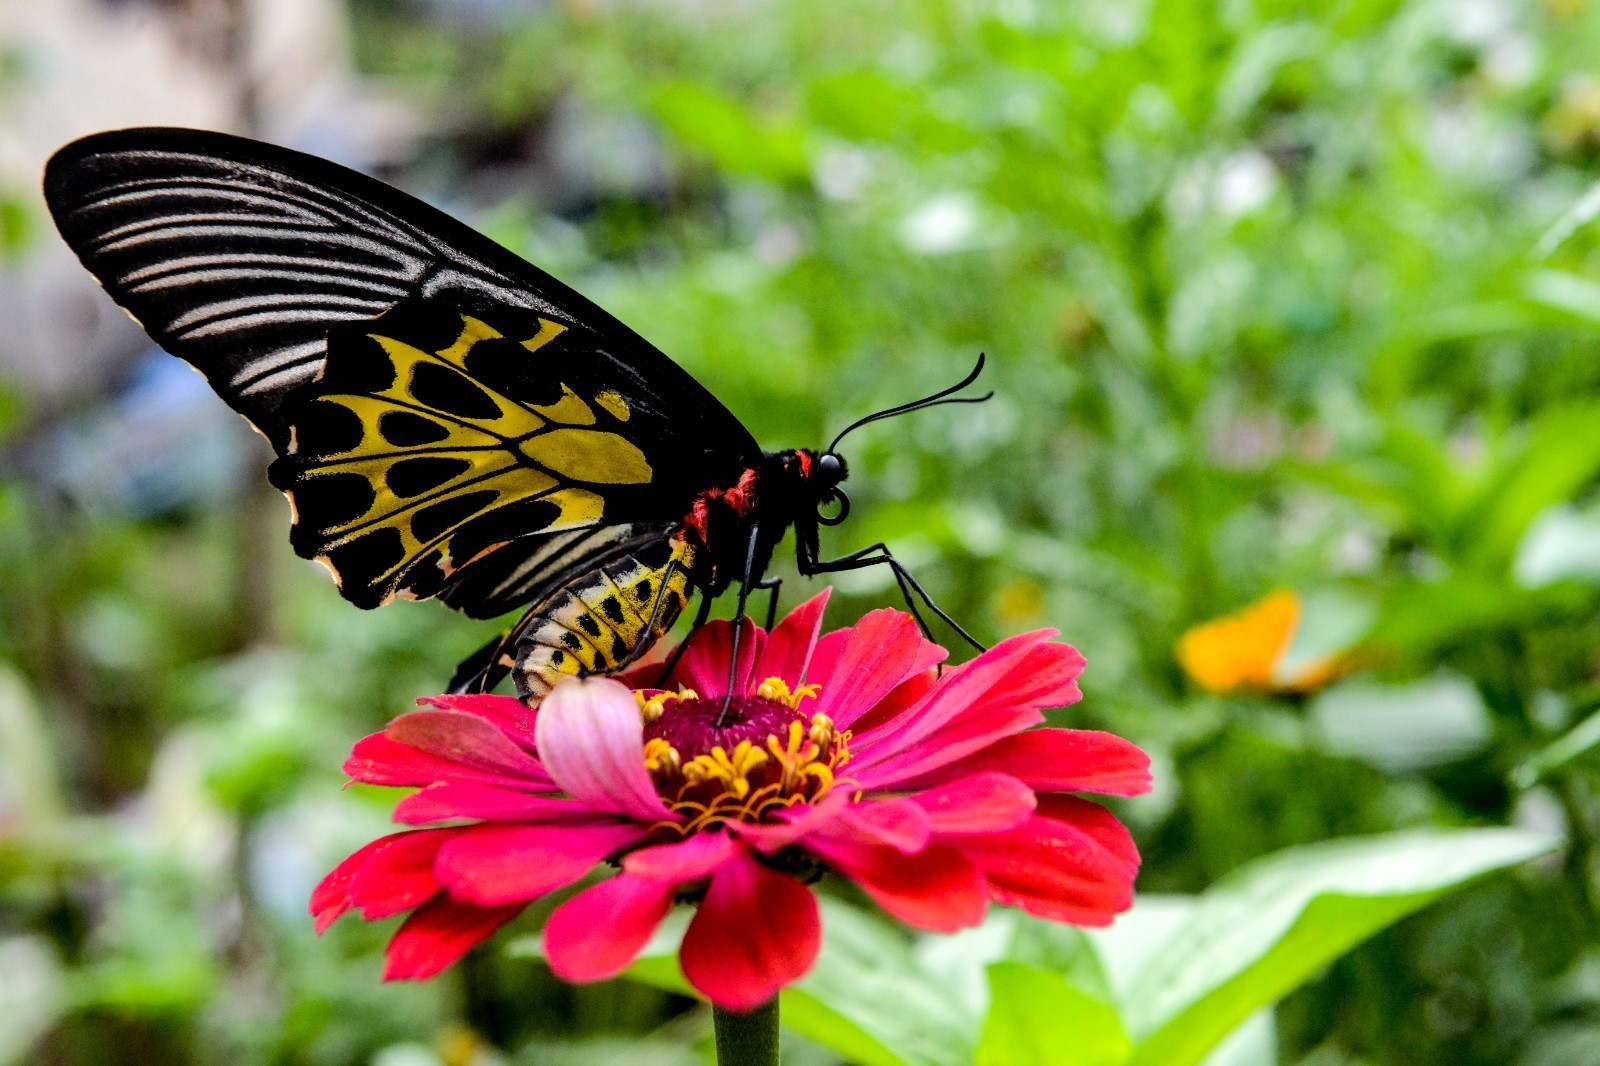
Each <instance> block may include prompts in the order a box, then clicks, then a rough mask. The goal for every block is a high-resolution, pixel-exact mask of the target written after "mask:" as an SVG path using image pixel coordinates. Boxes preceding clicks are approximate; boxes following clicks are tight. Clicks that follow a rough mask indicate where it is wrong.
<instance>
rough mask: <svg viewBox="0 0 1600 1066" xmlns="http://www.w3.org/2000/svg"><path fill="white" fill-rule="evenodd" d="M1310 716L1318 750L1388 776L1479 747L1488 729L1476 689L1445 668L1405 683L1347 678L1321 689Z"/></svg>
mask: <svg viewBox="0 0 1600 1066" xmlns="http://www.w3.org/2000/svg"><path fill="white" fill-rule="evenodd" d="M1310 715H1311V719H1312V721H1313V723H1314V724H1315V726H1316V730H1317V733H1318V735H1319V737H1320V740H1321V747H1322V750H1324V751H1326V752H1328V753H1329V754H1331V755H1344V756H1348V757H1350V758H1353V759H1360V760H1361V761H1363V762H1366V763H1370V764H1371V765H1373V766H1376V767H1378V768H1379V769H1381V770H1388V771H1390V772H1392V773H1403V772H1407V771H1411V770H1420V769H1425V768H1427V767H1430V766H1443V765H1445V764H1446V763H1451V762H1454V761H1456V760H1457V759H1460V758H1463V757H1465V756H1467V755H1471V754H1473V753H1474V752H1477V751H1481V750H1482V749H1483V748H1484V746H1485V745H1486V744H1488V743H1489V740H1490V737H1491V735H1492V733H1493V728H1494V726H1493V722H1492V721H1491V720H1490V717H1489V710H1488V708H1486V707H1485V706H1484V705H1483V697H1482V696H1480V695H1479V693H1478V690H1477V688H1476V686H1474V685H1473V684H1472V682H1471V681H1469V680H1468V679H1467V678H1465V677H1461V676H1460V675H1457V674H1449V673H1439V674H1435V675H1434V676H1432V677H1428V678H1424V679H1422V680H1420V681H1414V682H1411V683H1410V684H1405V685H1385V684H1380V683H1378V682H1375V681H1369V680H1364V679H1358V680H1354V681H1347V682H1345V683H1344V684H1341V685H1336V686H1334V687H1333V688H1330V689H1328V690H1327V691H1325V692H1323V693H1321V694H1319V695H1318V696H1317V697H1316V699H1315V700H1313V701H1312V704H1311V708H1310Z"/></svg>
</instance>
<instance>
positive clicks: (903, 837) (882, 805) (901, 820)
mask: <svg viewBox="0 0 1600 1066" xmlns="http://www.w3.org/2000/svg"><path fill="white" fill-rule="evenodd" d="M834 826H835V827H837V830H838V831H839V832H841V833H843V832H848V833H850V834H853V835H854V836H855V837H857V838H858V839H860V840H861V841H862V842H863V843H871V844H881V845H883V846H885V847H890V848H893V849H894V850H896V851H899V852H903V853H905V854H907V855H910V854H913V853H915V852H918V851H921V850H922V849H923V848H925V847H927V846H928V836H929V833H930V832H931V829H932V825H931V821H930V819H929V818H928V812H927V811H925V810H923V809H922V807H920V806H918V805H917V804H915V803H913V802H912V801H911V800H909V799H905V798H900V799H883V800H866V801H865V802H862V803H854V804H851V805H850V806H848V807H846V808H844V809H843V810H841V811H840V812H839V814H838V816H837V819H836V820H835V822H834ZM830 831H833V829H831V828H830Z"/></svg>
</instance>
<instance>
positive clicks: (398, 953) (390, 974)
mask: <svg viewBox="0 0 1600 1066" xmlns="http://www.w3.org/2000/svg"><path fill="white" fill-rule="evenodd" d="M522 908H523V904H521V903H517V904H513V905H511V906H508V907H474V906H472V905H471V904H468V903H457V902H456V901H455V900H452V899H446V898H445V897H443V896H439V897H437V898H435V899H432V900H429V901H428V902H427V903H424V904H423V905H422V906H421V907H418V908H417V910H416V912H415V913H413V914H412V915H411V917H409V918H407V919H406V921H405V924H404V925H402V926H401V927H400V931H399V932H397V933H395V935H394V939H393V940H391V941H389V947H388V950H387V951H385V952H384V955H385V957H386V961H385V963H384V967H383V979H384V980H385V981H421V980H424V979H425V978H429V977H432V976H434V975H435V974H437V973H438V972H439V971H440V970H442V969H444V968H445V967H446V966H449V965H450V964H451V963H452V962H455V961H456V960H457V959H459V958H460V957H461V956H463V955H465V954H466V953H467V951H468V950H469V949H470V948H472V947H473V945H475V944H477V943H479V942H480V941H482V940H483V939H484V938H485V937H487V936H488V935H489V934H490V933H492V932H494V931H495V930H496V929H498V928H500V927H501V926H502V925H504V924H506V923H507V922H509V921H510V920H511V919H513V918H515V917H516V916H517V914H518V912H520V911H521V910H522Z"/></svg>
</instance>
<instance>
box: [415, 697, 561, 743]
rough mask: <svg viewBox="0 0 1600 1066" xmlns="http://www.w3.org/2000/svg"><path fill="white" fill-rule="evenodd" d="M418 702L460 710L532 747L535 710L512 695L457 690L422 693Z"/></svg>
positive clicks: (439, 707) (446, 709) (450, 709)
mask: <svg viewBox="0 0 1600 1066" xmlns="http://www.w3.org/2000/svg"><path fill="white" fill-rule="evenodd" d="M417 702H418V703H420V704H423V705H424V706H428V707H436V708H438V709H439V710H441V711H462V712H464V713H466V714H475V715H477V716H478V717H479V718H482V719H485V720H486V721H488V722H490V723H492V724H494V725H495V726H497V727H499V729H500V730H501V731H502V732H504V733H505V734H506V735H507V736H509V737H510V738H511V739H512V740H514V741H516V742H517V743H518V744H520V745H522V747H524V748H525V749H527V750H528V751H530V752H532V751H534V750H535V749H534V740H533V723H534V720H535V719H536V718H537V717H538V715H539V711H538V710H537V709H536V708H534V707H529V706H528V705H527V704H526V703H523V702H522V701H521V700H519V699H517V698H516V697H515V696H493V695H489V694H487V693H460V694H456V695H449V696H423V697H421V698H420V699H418V700H417Z"/></svg>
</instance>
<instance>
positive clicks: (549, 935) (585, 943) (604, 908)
mask: <svg viewBox="0 0 1600 1066" xmlns="http://www.w3.org/2000/svg"><path fill="white" fill-rule="evenodd" d="M676 892H677V886H676V885H674V884H672V883H670V882H667V881H657V880H653V879H651V878H648V877H635V876H633V875H632V874H627V873H623V874H618V875H617V876H616V877H613V878H612V879H611V880H609V881H602V882H601V883H600V884H598V885H595V886H593V887H592V888H586V889H584V890H583V891H582V892H579V893H578V894H577V895H576V896H573V897H572V898H571V899H569V900H567V901H566V902H565V903H563V904H562V905H561V906H559V907H557V908H556V909H555V910H554V911H553V912H552V913H551V915H550V920H549V922H547V923H546V924H545V927H544V953H545V958H546V959H547V960H549V963H550V969H551V970H553V971H554V972H555V975H556V976H557V977H559V978H561V979H562V980H563V981H573V982H582V981H603V980H605V979H606V978H608V977H615V976H616V975H617V974H619V973H621V972H622V971H623V970H626V969H627V968H628V966H629V964H630V963H632V962H633V960H634V959H635V958H636V957H637V956H638V954H639V952H640V951H641V950H642V949H643V948H644V946H645V944H646V943H648V942H649V940H650V937H651V935H652V934H653V933H654V932H655V931H656V926H658V925H660V924H661V919H662V918H664V917H666V915H667V911H669V910H671V909H672V897H673V895H674V894H675V893H676Z"/></svg>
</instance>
